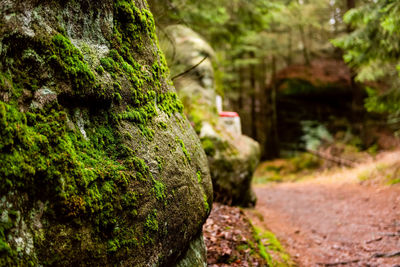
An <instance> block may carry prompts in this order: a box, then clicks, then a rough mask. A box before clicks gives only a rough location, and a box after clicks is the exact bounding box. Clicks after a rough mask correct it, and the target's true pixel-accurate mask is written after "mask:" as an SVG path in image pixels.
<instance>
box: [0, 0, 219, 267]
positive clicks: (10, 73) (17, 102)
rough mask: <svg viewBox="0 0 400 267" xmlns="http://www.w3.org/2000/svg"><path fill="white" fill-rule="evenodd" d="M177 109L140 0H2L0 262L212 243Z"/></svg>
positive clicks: (124, 255)
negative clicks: (202, 236)
mask: <svg viewBox="0 0 400 267" xmlns="http://www.w3.org/2000/svg"><path fill="white" fill-rule="evenodd" d="M182 108H183V106H182V104H181V102H180V101H179V100H178V99H177V97H176V94H175V91H174V88H173V86H172V85H171V82H170V81H169V79H168V68H167V66H166V64H165V59H164V55H163V54H162V53H161V52H160V50H159V48H158V42H157V38H156V36H155V27H154V20H153V17H152V15H151V13H150V11H149V10H148V7H147V4H146V1H145V0H135V1H133V0H115V1H112V0H101V1H95V2H93V1H89V0H75V1H68V0H67V1H58V0H54V1H38V0H28V1H25V0H24V1H22V0H16V1H14V0H13V1H9V0H5V1H1V2H0V136H1V137H0V138H1V139H0V265H1V266H13V265H14V266H15V265H20V266H37V265H42V266H47V265H57V266H60V265H61V266H73V265H79V266H81V265H89V266H99V265H106V266H114V265H121V266H171V265H173V264H175V263H176V262H177V260H179V259H182V257H185V256H184V255H185V253H186V251H188V249H189V247H193V243H196V244H197V245H198V246H197V248H196V249H195V252H196V253H197V254H199V253H200V254H201V253H204V244H203V246H202V245H201V243H202V242H203V241H202V240H201V239H200V240H199V239H198V236H199V235H200V234H201V229H202V225H203V223H204V221H205V220H206V218H207V216H208V214H209V212H210V207H211V203H212V185H211V179H210V174H209V169H208V166H207V158H206V155H205V154H204V151H203V149H202V148H201V144H200V141H199V139H198V137H197V136H196V133H195V131H194V130H193V129H192V127H191V126H190V123H189V122H188V120H187V119H186V117H185V116H184V115H183V113H182ZM191 250H193V249H191ZM189 252H190V250H189ZM189 252H188V253H187V254H186V255H187V258H186V260H188V261H190V260H192V258H193V257H194V258H196V257H197V256H196V255H194V254H196V253H189ZM193 255H194V256H193ZM197 258H198V257H197ZM203 258H204V257H203ZM183 259H185V258H183Z"/></svg>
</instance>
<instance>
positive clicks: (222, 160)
mask: <svg viewBox="0 0 400 267" xmlns="http://www.w3.org/2000/svg"><path fill="white" fill-rule="evenodd" d="M165 32H166V33H168V35H169V36H170V39H172V40H173V45H174V46H175V48H174V49H175V50H174V49H173V48H172V47H171V46H172V45H171V44H170V45H169V47H166V48H165V50H166V51H167V58H169V62H171V64H170V67H171V71H172V73H175V74H178V73H180V72H182V71H184V70H187V69H190V68H191V67H192V66H195V65H196V64H198V63H199V62H201V60H203V59H204V58H205V56H207V58H206V59H205V60H204V61H203V62H202V63H201V64H200V65H199V66H197V67H196V68H195V69H193V70H192V71H190V72H188V73H187V74H185V75H184V76H180V77H178V78H176V79H175V80H174V84H175V86H176V88H177V91H178V94H179V96H180V97H181V98H182V99H183V102H184V103H185V113H187V114H188V117H189V119H190V120H191V121H192V123H193V125H194V127H195V129H196V131H197V133H198V134H199V135H200V137H201V140H202V146H203V148H204V149H205V151H206V154H207V156H208V161H209V165H210V171H211V177H212V180H213V187H214V198H215V200H216V201H219V202H222V203H225V204H229V205H241V206H252V205H254V204H255V201H256V197H255V194H254V193H253V191H252V189H251V180H252V176H253V172H254V170H255V168H256V166H257V164H258V161H259V157H260V148H259V145H258V143H257V142H256V141H254V140H252V139H251V138H249V137H247V136H244V135H236V134H232V133H230V132H229V131H227V129H225V127H224V126H223V124H222V123H221V121H219V118H218V114H217V111H216V105H215V96H216V92H215V86H214V70H213V67H212V59H213V56H214V52H213V50H212V48H211V47H210V46H209V45H208V44H207V42H205V41H204V40H203V39H202V38H201V37H200V36H199V35H198V34H197V33H195V32H194V31H193V30H191V29H189V28H187V27H186V26H183V25H173V26H169V27H167V28H166V29H165ZM163 43H165V42H163ZM163 49H164V48H163ZM171 51H175V53H172V52H171Z"/></svg>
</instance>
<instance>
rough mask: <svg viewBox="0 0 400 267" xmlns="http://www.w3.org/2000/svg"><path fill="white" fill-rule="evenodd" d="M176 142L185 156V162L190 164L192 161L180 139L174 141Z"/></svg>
mask: <svg viewBox="0 0 400 267" xmlns="http://www.w3.org/2000/svg"><path fill="white" fill-rule="evenodd" d="M176 142H178V143H179V145H180V146H181V148H182V152H183V154H185V158H186V160H187V161H188V162H189V163H190V162H191V161H192V159H191V157H190V154H189V152H188V151H187V149H186V147H185V143H184V142H183V140H182V139H179V138H177V139H176Z"/></svg>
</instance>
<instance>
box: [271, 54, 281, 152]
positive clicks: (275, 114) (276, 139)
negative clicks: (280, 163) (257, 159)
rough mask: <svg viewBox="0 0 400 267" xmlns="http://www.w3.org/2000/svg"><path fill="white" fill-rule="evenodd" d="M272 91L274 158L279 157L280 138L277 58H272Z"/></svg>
mask: <svg viewBox="0 0 400 267" xmlns="http://www.w3.org/2000/svg"><path fill="white" fill-rule="evenodd" d="M271 84H272V88H271V89H272V91H271V110H272V137H273V142H274V145H273V148H274V150H275V151H274V153H273V155H274V156H279V136H278V110H277V104H276V93H277V92H276V91H277V88H276V57H275V56H273V57H272V83H271Z"/></svg>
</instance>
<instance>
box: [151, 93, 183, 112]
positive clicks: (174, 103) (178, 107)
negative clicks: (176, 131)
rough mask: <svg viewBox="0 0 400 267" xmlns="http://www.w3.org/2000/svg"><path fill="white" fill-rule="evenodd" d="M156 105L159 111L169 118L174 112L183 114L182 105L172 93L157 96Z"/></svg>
mask: <svg viewBox="0 0 400 267" xmlns="http://www.w3.org/2000/svg"><path fill="white" fill-rule="evenodd" d="M157 103H158V107H159V109H161V110H162V111H164V112H165V113H166V114H168V116H171V115H172V114H174V113H176V112H177V113H181V114H182V112H183V105H182V103H181V101H180V100H179V99H178V96H177V95H176V93H174V92H168V93H165V94H159V95H158V99H157Z"/></svg>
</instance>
